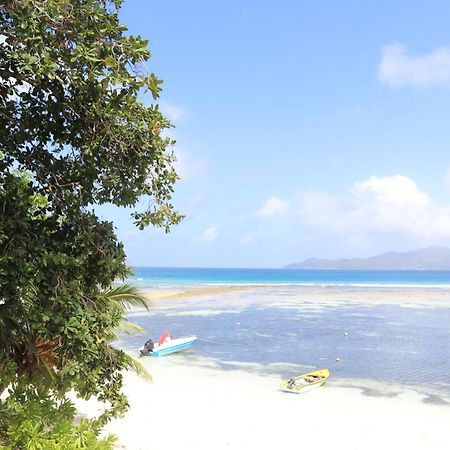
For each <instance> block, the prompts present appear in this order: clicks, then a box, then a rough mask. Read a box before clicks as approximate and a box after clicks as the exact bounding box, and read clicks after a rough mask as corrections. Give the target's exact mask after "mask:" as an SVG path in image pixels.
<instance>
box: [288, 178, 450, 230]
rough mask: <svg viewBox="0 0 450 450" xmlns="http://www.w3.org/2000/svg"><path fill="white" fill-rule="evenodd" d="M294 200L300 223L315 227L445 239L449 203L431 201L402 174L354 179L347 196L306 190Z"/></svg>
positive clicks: (449, 224)
mask: <svg viewBox="0 0 450 450" xmlns="http://www.w3.org/2000/svg"><path fill="white" fill-rule="evenodd" d="M297 199H298V201H299V204H300V212H301V222H302V224H303V225H306V226H309V227H312V228H313V229H315V230H317V229H322V230H323V231H326V232H330V233H333V234H337V235H341V236H354V237H358V236H368V235H377V234H383V235H386V234H393V235H402V236H405V237H414V238H416V239H417V238H419V239H439V238H450V204H448V205H438V204H436V203H434V202H433V201H432V199H431V198H430V197H429V196H428V195H427V194H426V193H424V192H421V191H420V190H419V188H418V187H417V185H416V183H415V182H414V181H413V180H412V179H410V178H408V177H406V176H403V175H396V176H392V177H377V176H372V177H370V178H368V179H367V180H365V181H362V182H358V183H354V184H353V186H352V188H351V190H350V192H349V194H348V195H347V196H340V197H339V196H334V195H331V194H328V193H325V192H321V191H307V192H302V193H300V194H298V196H297Z"/></svg>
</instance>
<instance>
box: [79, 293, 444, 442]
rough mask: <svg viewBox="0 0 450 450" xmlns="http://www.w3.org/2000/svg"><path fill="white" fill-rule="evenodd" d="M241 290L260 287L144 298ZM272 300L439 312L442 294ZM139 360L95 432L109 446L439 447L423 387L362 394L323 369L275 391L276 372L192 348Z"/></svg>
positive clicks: (438, 428)
mask: <svg viewBox="0 0 450 450" xmlns="http://www.w3.org/2000/svg"><path fill="white" fill-rule="evenodd" d="M242 289H244V290H251V289H257V290H259V292H260V293H261V292H265V287H263V286H258V287H249V286H247V287H242V286H236V287H233V288H231V289H230V287H229V286H222V287H220V286H217V287H208V286H205V287H196V288H194V289H192V290H191V289H188V288H186V289H179V290H177V289H175V290H171V291H163V292H160V293H159V294H158V291H152V292H151V293H150V292H149V293H150V294H151V295H150V297H151V298H152V299H153V300H156V302H155V305H154V307H155V308H158V305H160V306H161V307H164V308H167V305H168V304H169V305H170V304H171V303H172V302H171V300H176V301H175V302H173V307H174V308H176V304H180V303H179V301H182V300H186V301H188V302H191V301H195V299H196V298H199V297H201V298H202V302H203V304H204V302H209V301H211V302H213V303H214V304H216V303H218V304H220V303H223V304H226V303H227V302H230V301H237V300H238V298H237V297H236V298H235V296H236V295H237V294H236V293H237V291H240V290H242ZM273 289H274V288H273V287H272V290H273ZM280 289H285V288H280ZM256 297H257V298H258V300H257V301H265V302H268V303H267V304H269V303H271V302H273V298H277V296H276V295H275V296H274V297H273V298H272V296H269V297H268V298H265V299H260V295H259V293H258V294H257V295H256ZM160 301H161V303H160ZM247 301H248V299H247ZM279 301H281V302H282V301H286V302H292V301H294V302H295V303H296V304H299V305H301V304H304V303H305V302H309V304H311V302H312V303H316V304H317V306H320V305H324V304H329V303H330V302H331V303H333V304H341V303H342V304H345V303H350V304H351V303H359V302H362V303H364V304H366V305H367V304H374V305H375V304H378V303H383V304H388V303H395V304H400V305H404V306H421V307H423V306H431V307H434V306H439V305H440V306H449V305H450V292H449V290H448V289H444V288H392V287H386V288H364V287H359V288H358V287H320V286H312V287H308V286H304V287H298V288H296V290H295V295H293V296H292V295H290V296H289V297H288V299H287V300H282V298H281V297H280V299H279ZM165 310H166V309H165ZM140 361H141V362H142V363H143V364H144V365H145V367H146V368H147V369H148V371H149V373H150V374H151V376H152V381H146V380H143V379H140V378H139V377H137V376H136V375H135V374H132V373H127V374H125V389H124V390H125V393H126V394H127V396H128V398H129V401H130V410H129V411H128V413H127V414H126V415H125V417H124V418H122V419H118V420H115V421H113V422H112V423H110V424H109V425H108V426H107V428H106V430H105V432H106V433H113V434H116V435H117V436H118V438H119V440H118V444H117V448H119V449H129V450H178V449H183V450H194V449H195V450H211V449H214V450H222V449H223V450H225V449H227V450H250V449H257V450H264V449H267V450H268V449H271V450H272V449H277V448H285V449H297V448H298V449H303V448H316V449H325V448H335V449H345V450H372V449H373V450H380V449H388V450H390V449H395V450H403V449H404V450H447V449H448V448H449V442H450V428H449V426H448V425H449V423H450V404H449V402H448V399H446V400H445V401H441V402H439V401H436V402H433V401H430V398H429V397H427V396H426V395H425V392H426V386H423V387H422V388H423V389H422V390H421V391H420V392H419V391H414V390H412V389H411V388H407V387H405V386H401V385H390V384H389V385H383V384H381V383H377V384H376V385H375V384H374V387H375V388H374V389H371V387H370V384H369V386H367V385H366V386H365V385H364V384H361V385H358V382H356V383H354V382H351V380H350V382H346V380H343V379H341V378H340V377H339V375H338V374H334V376H333V368H332V367H330V369H331V377H330V379H329V380H328V382H327V383H326V384H325V385H324V386H322V387H319V388H317V389H316V390H313V391H311V392H309V393H305V394H300V395H295V394H286V393H282V392H281V391H279V384H280V382H281V381H282V380H281V378H280V375H279V374H277V375H274V374H269V375H267V374H266V375H264V374H263V373H262V371H258V370H254V368H251V367H247V368H246V367H245V365H242V368H239V369H236V366H232V365H230V369H229V370H226V369H224V366H223V365H222V366H221V367H219V365H218V364H217V362H216V361H214V360H212V359H207V358H201V357H197V356H196V355H195V351H194V352H193V353H180V354H176V355H170V356H167V357H162V358H150V357H145V358H141V359H140ZM266 372H267V373H270V371H266ZM293 375H294V374H293ZM361 382H362V380H361ZM368 383H370V382H368ZM374 383H375V382H374ZM355 386H357V387H355ZM358 386H359V387H358ZM79 411H80V412H81V413H82V414H83V415H86V416H95V415H96V414H98V411H99V409H98V405H96V404H95V402H88V403H80V405H79Z"/></svg>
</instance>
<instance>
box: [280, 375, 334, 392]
mask: <svg viewBox="0 0 450 450" xmlns="http://www.w3.org/2000/svg"><path fill="white" fill-rule="evenodd" d="M329 376H330V371H329V370H328V369H320V370H316V371H315V372H310V373H305V374H304V375H299V376H297V377H293V378H290V379H289V380H286V381H283V382H282V383H281V390H282V391H283V392H291V393H293V394H300V393H303V392H307V391H310V390H311V389H313V388H316V387H318V386H322V384H323V383H325V381H326V380H327V378H328V377H329Z"/></svg>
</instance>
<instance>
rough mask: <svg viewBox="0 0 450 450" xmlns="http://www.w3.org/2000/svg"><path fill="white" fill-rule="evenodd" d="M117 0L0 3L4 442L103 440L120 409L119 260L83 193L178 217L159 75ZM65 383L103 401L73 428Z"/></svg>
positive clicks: (0, 435) (0, 415) (150, 215)
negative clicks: (93, 416) (98, 412)
mask: <svg viewBox="0 0 450 450" xmlns="http://www.w3.org/2000/svg"><path fill="white" fill-rule="evenodd" d="M120 4H121V1H120V0H7V1H2V2H1V5H0V250H1V252H0V393H1V392H2V391H3V390H4V389H5V388H7V387H8V386H9V387H8V390H9V396H8V397H7V399H6V400H4V401H2V402H1V403H0V444H1V443H3V444H4V445H11V446H12V447H11V448H22V447H23V446H25V445H27V446H28V447H27V448H33V447H30V445H31V444H30V442H35V444H33V445H35V448H40V447H39V446H38V445H41V444H40V442H41V441H42V442H44V441H45V445H44V448H53V447H52V446H53V445H56V446H55V447H54V448H73V445H75V444H73V442H75V441H77V445H78V446H79V448H96V447H94V444H93V442H94V441H95V442H96V444H95V445H98V448H108V446H109V443H108V442H106V441H97V440H96V438H95V436H96V435H97V433H98V431H99V427H100V425H102V424H103V423H104V422H105V421H106V420H107V419H108V418H110V417H113V416H115V415H117V414H121V413H123V412H124V411H125V410H126V407H127V403H126V399H125V398H124V396H123V395H122V394H121V386H122V375H121V370H122V369H124V368H127V367H129V366H130V365H132V362H131V361H130V359H129V358H128V357H127V355H125V353H124V352H122V351H120V350H117V349H114V348H113V347H112V346H111V342H112V340H113V338H114V333H115V330H116V329H117V327H118V326H119V325H120V323H121V321H122V320H123V309H122V308H118V307H116V305H117V303H114V301H111V298H110V299H109V300H108V299H107V298H108V295H109V296H110V297H111V292H109V294H108V290H109V289H111V285H112V283H113V282H114V281H115V280H120V279H124V278H126V277H127V275H128V274H129V272H128V268H127V266H126V259H125V253H124V250H123V246H122V244H121V243H120V242H118V240H117V237H116V236H115V233H114V228H113V225H112V223H110V222H107V221H102V220H100V219H99V217H97V215H96V213H95V210H94V207H95V205H100V204H105V203H111V204H114V205H117V206H124V207H135V206H137V205H138V202H139V204H141V203H142V202H141V201H140V199H142V198H145V199H147V203H148V207H147V208H146V209H144V210H141V211H134V212H133V213H132V217H133V219H134V222H135V224H136V225H137V226H138V227H139V228H140V229H142V228H144V227H145V226H147V225H154V226H158V227H164V228H165V229H166V231H168V230H169V228H170V226H171V225H173V224H176V223H178V222H179V221H180V220H181V216H180V215H179V214H178V213H177V212H176V211H175V210H174V208H173V206H172V204H171V195H172V192H173V186H174V183H175V181H176V180H177V174H176V172H175V170H174V168H173V162H174V156H173V153H172V151H171V145H172V144H173V141H172V140H171V139H170V138H168V137H166V136H165V134H164V130H165V129H167V128H169V127H170V126H171V124H170V123H169V121H168V120H167V119H166V118H164V117H163V115H162V114H161V113H160V111H159V109H158V106H157V104H156V100H157V98H158V96H159V93H160V90H161V88H160V85H161V80H159V79H158V78H157V77H156V76H155V75H154V74H153V73H150V72H149V71H148V69H147V62H148V60H149V58H150V56H151V55H150V52H149V50H148V48H147V44H148V42H147V41H146V40H144V39H142V38H141V37H139V36H138V37H136V36H130V35H127V34H126V30H127V29H126V27H125V26H123V25H122V24H120V22H119V19H118V11H119V8H120ZM146 93H149V94H150V95H151V96H152V99H153V100H152V102H151V103H149V104H148V106H146V105H145V104H143V102H142V101H141V99H142V98H145V95H146ZM105 291H107V294H105ZM122 294H123V293H122ZM134 294H136V293H134ZM113 297H114V295H113ZM138 297H139V296H138V295H137V296H135V297H134V299H138ZM115 298H116V299H117V298H122V299H125V300H127V299H129V300H132V296H131V297H130V296H128V297H127V296H126V295H122V297H121V296H120V295H119V296H118V297H117V295H116V297H115ZM71 389H75V391H76V392H77V393H78V395H79V396H81V397H83V398H89V397H90V396H96V397H97V398H99V399H100V400H102V401H106V402H108V404H110V405H111V406H110V408H109V409H108V410H107V411H106V413H105V414H104V416H103V417H102V418H101V419H100V420H99V421H97V422H95V423H84V424H83V425H82V428H77V429H72V428H70V427H71V426H72V425H71V423H72V419H73V414H74V410H73V406H72V405H71V403H70V402H68V401H67V400H65V394H66V393H67V392H68V391H69V390H71ZM25 402H27V405H28V406H27V410H28V411H27V412H26V414H25V411H24V407H23V405H24V403H25ZM27 414H28V415H31V416H30V417H28V419H30V420H31V423H30V421H28V422H26V419H27ZM56 418H58V420H56ZM61 418H62V419H61ZM60 419H61V420H60ZM24 424H25V425H24ZM83 427H84V428H83ZM69 428H70V430H71V431H70V432H69V431H68V430H69ZM61 430H65V431H64V433H61ZM52 433H53V434H52ZM80 433H84V434H83V436H84V437H83V438H81V437H80V436H81V434H80ZM51 436H53V437H51ZM61 436H65V437H66V440H67V442H66V443H65V444H63V443H62V442H63V441H62V440H61V439H62V437H61ZM33 439H34V440H35V441H33ZM52 439H53V441H52ZM71 439H72V440H71ZM80 439H81V440H80ZM86 442H88V444H86ZM64 445H65V446H64ZM80 445H81V447H80ZM83 445H84V447H83ZM103 446H105V447H103Z"/></svg>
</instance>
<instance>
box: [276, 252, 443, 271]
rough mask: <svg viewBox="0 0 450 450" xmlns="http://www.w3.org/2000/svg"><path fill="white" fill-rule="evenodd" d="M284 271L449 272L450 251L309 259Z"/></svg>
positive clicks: (288, 266) (286, 267) (291, 265)
mask: <svg viewBox="0 0 450 450" xmlns="http://www.w3.org/2000/svg"><path fill="white" fill-rule="evenodd" d="M284 269H304V270H307V269H311V270H312V269H342V270H345V269H348V270H352V269H353V270H355V269H362V270H450V249H449V248H446V247H437V246H434V247H428V248H422V249H419V250H412V251H409V252H386V253H382V254H380V255H376V256H371V257H369V258H352V259H320V258H309V259H305V260H304V261H302V262H299V263H294V264H289V265H287V266H284Z"/></svg>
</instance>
